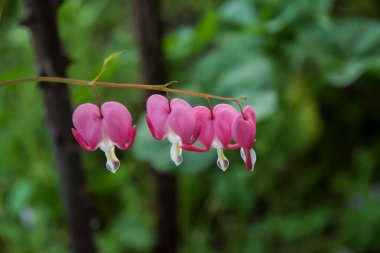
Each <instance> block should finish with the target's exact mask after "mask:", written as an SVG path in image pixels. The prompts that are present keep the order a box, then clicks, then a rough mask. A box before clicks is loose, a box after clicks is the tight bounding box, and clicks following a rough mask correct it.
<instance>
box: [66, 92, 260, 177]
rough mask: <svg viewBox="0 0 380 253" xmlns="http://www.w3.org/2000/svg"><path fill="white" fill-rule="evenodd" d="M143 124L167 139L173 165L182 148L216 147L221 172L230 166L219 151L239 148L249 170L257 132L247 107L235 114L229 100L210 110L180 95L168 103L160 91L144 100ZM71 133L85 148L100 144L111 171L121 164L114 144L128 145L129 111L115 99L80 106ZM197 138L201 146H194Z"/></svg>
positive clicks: (131, 130)
mask: <svg viewBox="0 0 380 253" xmlns="http://www.w3.org/2000/svg"><path fill="white" fill-rule="evenodd" d="M146 107H147V115H146V122H147V125H148V127H149V130H150V132H151V134H152V136H153V137H154V138H155V139H156V140H163V139H164V138H167V139H168V140H169V142H171V144H172V146H171V149H170V156H171V159H172V160H173V162H174V163H175V164H176V165H177V166H178V165H180V164H181V163H182V161H183V158H182V150H187V151H195V152H205V151H208V150H210V149H211V148H215V149H216V151H217V155H218V159H217V166H218V167H219V168H220V169H222V170H223V171H225V170H226V169H227V167H228V165H229V161H228V159H227V158H226V157H225V155H224V153H223V150H224V149H239V148H240V154H241V157H242V158H243V160H244V162H245V164H246V168H247V169H248V170H250V171H252V170H253V167H254V164H255V161H256V154H255V151H254V150H253V148H252V147H253V145H254V142H255V136H256V116H255V111H254V110H253V108H252V107H251V106H246V107H245V108H244V110H242V112H238V111H237V110H236V109H235V108H234V107H232V106H231V105H228V104H218V105H216V106H215V107H214V108H212V109H211V110H210V109H209V108H207V107H204V106H196V107H194V108H193V107H191V105H190V104H189V103H187V102H186V101H185V100H183V99H179V98H175V99H173V100H171V101H169V100H168V99H167V98H166V97H164V96H161V95H157V94H156V95H152V96H150V97H149V98H148V101H147V104H146ZM73 124H74V129H73V130H72V131H73V135H74V137H75V139H76V140H77V141H78V143H79V144H80V145H81V146H82V147H83V148H84V149H85V150H87V151H94V150H96V149H97V148H100V149H101V150H102V151H104V152H105V154H106V157H107V163H106V166H107V169H108V170H110V171H111V172H114V173H115V172H116V171H117V169H118V168H119V166H120V162H119V160H118V159H117V157H116V155H115V146H117V147H118V148H119V149H128V148H129V147H131V146H132V144H133V141H134V138H135V135H136V126H132V118H131V114H130V113H129V111H128V109H127V108H126V107H125V106H124V105H122V104H120V103H117V102H107V103H104V104H103V105H102V106H100V107H99V106H96V105H94V104H90V103H87V104H83V105H80V106H79V107H78V108H77V109H76V110H75V111H74V114H73ZM196 142H198V143H199V144H200V145H195V143H196Z"/></svg>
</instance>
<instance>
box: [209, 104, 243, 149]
mask: <svg viewBox="0 0 380 253" xmlns="http://www.w3.org/2000/svg"><path fill="white" fill-rule="evenodd" d="M212 112H213V115H214V122H213V126H214V129H215V136H216V138H217V139H218V140H219V141H220V143H222V145H223V147H228V144H229V143H230V141H231V139H232V133H231V127H232V123H233V121H234V119H235V118H236V116H237V115H238V112H237V111H236V110H235V108H234V107H232V106H231V105H228V104H218V105H216V106H215V107H214V109H213V110H212Z"/></svg>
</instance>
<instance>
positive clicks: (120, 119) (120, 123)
mask: <svg viewBox="0 0 380 253" xmlns="http://www.w3.org/2000/svg"><path fill="white" fill-rule="evenodd" d="M101 111H102V115H103V120H102V125H103V129H104V132H105V133H106V134H107V135H108V137H109V138H110V139H111V140H112V141H113V142H115V143H116V144H117V146H118V147H119V148H122V147H125V143H126V142H128V139H129V135H130V130H131V125H132V117H131V114H130V113H129V111H128V109H127V108H126V107H125V106H124V105H122V104H120V103H118V102H106V103H104V104H103V105H102V107H101Z"/></svg>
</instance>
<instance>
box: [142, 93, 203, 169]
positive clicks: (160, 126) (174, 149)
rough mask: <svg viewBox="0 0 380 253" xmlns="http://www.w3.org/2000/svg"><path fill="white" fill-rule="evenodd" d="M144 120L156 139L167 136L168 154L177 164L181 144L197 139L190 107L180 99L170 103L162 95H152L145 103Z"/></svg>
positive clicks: (189, 143) (178, 163)
mask: <svg viewBox="0 0 380 253" xmlns="http://www.w3.org/2000/svg"><path fill="white" fill-rule="evenodd" d="M146 107H147V112H148V113H147V115H146V122H147V124H148V127H149V130H150V132H151V133H152V136H153V137H154V138H155V139H156V140H162V139H163V138H165V137H167V138H168V140H169V141H170V142H171V143H172V146H171V149H170V156H171V159H172V160H173V162H174V163H175V164H176V165H177V166H178V165H180V164H181V163H182V161H183V159H182V148H181V146H182V144H187V145H191V144H193V143H194V142H195V140H196V139H197V137H198V135H199V132H200V129H199V127H196V122H195V115H194V112H193V110H192V107H191V106H190V105H189V104H188V103H187V102H186V101H185V100H182V99H178V98H175V99H173V100H172V101H171V102H170V103H169V101H168V100H167V98H165V97H164V96H161V95H157V94H155V95H152V96H150V97H149V98H148V101H147V103H146Z"/></svg>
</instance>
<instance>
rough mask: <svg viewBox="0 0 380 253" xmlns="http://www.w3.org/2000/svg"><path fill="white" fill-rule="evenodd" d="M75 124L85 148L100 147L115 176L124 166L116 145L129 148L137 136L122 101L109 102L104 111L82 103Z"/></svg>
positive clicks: (108, 166)
mask: <svg viewBox="0 0 380 253" xmlns="http://www.w3.org/2000/svg"><path fill="white" fill-rule="evenodd" d="M73 124H74V128H73V129H72V133H73V135H74V137H75V139H76V140H77V141H78V143H79V144H80V145H81V146H82V148H84V149H85V150H87V151H94V150H96V149H97V148H100V149H101V150H102V151H103V152H104V153H105V155H106V157H107V163H106V167H107V169H108V170H109V171H111V172H113V173H115V172H116V171H117V169H118V168H119V167H120V162H119V160H118V159H117V157H116V155H115V146H117V147H118V148H119V149H128V148H129V147H131V146H132V144H133V141H134V139H135V135H136V126H132V117H131V114H130V113H129V111H128V109H127V108H126V107H125V106H124V105H122V104H120V103H118V102H106V103H104V104H103V105H102V106H101V107H100V108H99V107H98V106H96V105H94V104H91V103H86V104H82V105H80V106H78V107H77V108H76V109H75V111H74V114H73Z"/></svg>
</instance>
